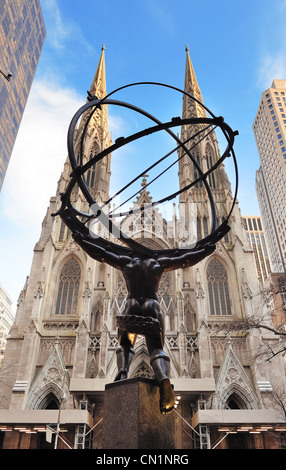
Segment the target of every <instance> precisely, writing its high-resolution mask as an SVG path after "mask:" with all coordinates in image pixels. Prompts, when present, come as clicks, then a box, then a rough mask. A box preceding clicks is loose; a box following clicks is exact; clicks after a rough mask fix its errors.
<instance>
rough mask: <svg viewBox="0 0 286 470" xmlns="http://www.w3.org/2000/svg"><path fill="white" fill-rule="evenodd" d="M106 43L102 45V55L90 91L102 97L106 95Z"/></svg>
mask: <svg viewBox="0 0 286 470" xmlns="http://www.w3.org/2000/svg"><path fill="white" fill-rule="evenodd" d="M104 52H105V45H104V44H103V45H102V48H101V56H100V59H99V63H98V66H97V69H96V72H95V75H94V79H93V82H92V85H91V87H90V90H89V91H90V93H91V94H92V95H95V96H97V98H99V99H101V98H104V97H105V96H106V94H107V93H106V77H105V53H104Z"/></svg>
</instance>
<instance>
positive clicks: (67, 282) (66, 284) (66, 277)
mask: <svg viewBox="0 0 286 470" xmlns="http://www.w3.org/2000/svg"><path fill="white" fill-rule="evenodd" d="M80 273H81V270H80V266H79V263H78V262H77V261H76V260H75V259H74V258H70V259H69V260H68V261H67V262H66V263H65V265H64V267H63V269H62V271H61V274H60V279H59V289H58V297H57V304H56V314H61V315H76V313H77V302H78V291H79V283H80Z"/></svg>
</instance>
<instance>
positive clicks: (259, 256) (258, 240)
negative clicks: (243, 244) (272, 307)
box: [242, 216, 271, 283]
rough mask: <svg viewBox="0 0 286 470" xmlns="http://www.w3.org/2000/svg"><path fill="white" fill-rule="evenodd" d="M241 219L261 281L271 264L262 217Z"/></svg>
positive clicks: (267, 273) (269, 271) (269, 269)
mask: <svg viewBox="0 0 286 470" xmlns="http://www.w3.org/2000/svg"><path fill="white" fill-rule="evenodd" d="M242 220H243V223H244V228H245V230H246V234H247V237H248V241H249V243H251V245H252V247H253V250H254V258H255V265H256V270H257V277H258V278H259V279H260V280H261V282H262V283H263V282H264V281H266V279H267V277H268V276H269V274H270V273H271V265H270V258H269V253H268V248H267V242H266V239H265V233H264V229H263V225H262V218H261V217H259V216H255V217H254V216H244V217H242Z"/></svg>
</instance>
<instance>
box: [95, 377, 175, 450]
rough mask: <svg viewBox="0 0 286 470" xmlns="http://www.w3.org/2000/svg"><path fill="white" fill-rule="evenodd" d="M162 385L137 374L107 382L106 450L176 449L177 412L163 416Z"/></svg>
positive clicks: (104, 438)
mask: <svg viewBox="0 0 286 470" xmlns="http://www.w3.org/2000/svg"><path fill="white" fill-rule="evenodd" d="M159 399H160V398H159V387H158V385H157V384H156V382H154V380H151V379H145V378H142V377H136V378H133V379H127V380H121V381H119V382H113V383H111V384H108V385H106V387H105V393H104V412H103V430H102V447H103V449H175V426H174V413H170V414H168V415H162V414H161V413H160V408H159Z"/></svg>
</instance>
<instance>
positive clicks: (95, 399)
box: [0, 50, 285, 449]
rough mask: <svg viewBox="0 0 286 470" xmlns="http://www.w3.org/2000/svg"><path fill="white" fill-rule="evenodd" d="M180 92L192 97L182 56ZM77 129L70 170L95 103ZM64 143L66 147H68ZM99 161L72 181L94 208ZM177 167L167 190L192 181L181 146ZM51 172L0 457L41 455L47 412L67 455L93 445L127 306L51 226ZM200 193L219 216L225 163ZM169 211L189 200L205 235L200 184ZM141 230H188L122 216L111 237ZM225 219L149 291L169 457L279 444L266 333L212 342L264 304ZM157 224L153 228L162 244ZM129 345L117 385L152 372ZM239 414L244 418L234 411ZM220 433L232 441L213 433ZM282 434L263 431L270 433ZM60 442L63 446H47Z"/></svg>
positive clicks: (91, 128)
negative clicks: (59, 425) (160, 325)
mask: <svg viewBox="0 0 286 470" xmlns="http://www.w3.org/2000/svg"><path fill="white" fill-rule="evenodd" d="M104 54H105V53H104V50H103V51H102V54H101V57H100V60H99V64H98V68H97V71H96V74H95V77H94V81H93V83H92V86H91V92H92V93H93V94H95V95H96V96H97V97H98V98H103V97H104V96H105V95H106V84H105V56H104ZM185 91H186V92H187V93H189V94H191V95H193V96H194V97H195V98H197V99H199V100H200V101H202V94H201V92H200V89H199V86H198V82H197V79H196V76H195V73H194V69H193V65H192V62H191V59H190V55H189V51H188V50H187V56H186V70H185ZM204 113H205V111H204V108H202V107H201V106H200V105H199V104H198V102H196V101H194V100H192V99H188V98H187V97H186V96H185V97H184V100H183V113H182V114H183V117H184V118H190V117H192V118H196V117H198V116H203V115H204ZM85 125H87V132H86V136H87V137H86V140H85V152H84V155H83V163H85V162H86V161H87V160H88V159H89V158H90V156H94V155H96V154H97V153H98V150H102V149H104V148H106V147H107V146H109V145H110V137H109V128H108V113H107V109H106V107H105V106H104V105H102V106H101V109H98V110H97V111H96V113H95V114H94V115H93V116H92V118H91V119H90V120H89V121H88V120H87V119H83V120H82V121H81V123H80V124H79V129H78V132H77V136H78V135H80V131H81V129H82V126H85ZM190 132H191V131H190V129H188V128H187V127H184V128H183V130H182V134H183V135H182V140H183V141H187V140H188V138H189V137H191V134H190ZM193 132H194V133H196V136H198V132H200V133H202V134H204V133H205V132H206V130H205V128H203V127H200V126H199V125H198V127H197V128H196V129H195V130H194V129H193ZM77 136H76V137H75V139H76V140H75V149H80V145H79V144H80V141H79V140H78V137H77ZM205 137H206V138H205V139H204V140H201V139H197V140H196V141H195V142H196V144H197V145H196V147H195V156H196V160H197V162H199V163H200V165H201V166H202V168H203V170H204V171H205V170H206V169H207V168H210V167H211V166H212V165H213V164H214V163H215V162H216V161H217V160H218V159H219V157H220V153H219V149H218V144H217V139H216V136H215V134H214V129H212V132H211V133H209V135H207V136H205ZM195 138H196V137H195ZM188 145H190V147H191V145H192V144H191V143H189V144H188ZM111 158H113V157H111V155H106V156H105V157H104V159H102V160H101V161H100V162H98V163H97V164H95V165H94V166H93V167H91V168H90V169H89V172H88V173H87V174H86V175H85V177H86V184H87V185H88V186H89V188H90V190H91V191H92V192H93V193H94V194H95V195H96V198H97V200H99V199H100V200H103V201H106V199H108V194H109V181H110V176H111V174H110V161H111ZM178 158H179V164H178V167H179V168H178V169H179V184H180V187H183V186H185V185H186V184H187V183H188V182H190V181H193V180H194V178H195V177H196V171H197V168H196V167H195V166H194V164H193V163H192V162H191V161H190V159H189V158H187V157H186V156H185V155H184V154H183V153H182V152H181V151H180V152H179V155H178ZM63 164H64V169H63V172H62V174H61V176H60V179H59V182H58V188H57V192H56V195H55V196H54V197H52V198H51V200H50V206H49V208H48V211H47V214H46V216H45V218H44V220H43V225H42V232H41V235H40V239H39V241H38V242H37V243H36V245H35V248H34V257H33V261H32V266H31V270H30V276H29V282H26V283H25V285H24V288H23V290H22V292H21V294H20V297H19V300H18V309H17V313H16V319H15V323H14V325H13V327H12V329H11V331H10V336H9V339H8V342H7V348H6V354H5V357H4V365H5V370H7V371H9V375H8V376H7V377H6V378H5V382H4V383H3V385H2V389H1V393H0V400H1V397H3V396H5V397H6V401H5V403H1V408H2V409H0V429H2V435H4V438H3V447H4V448H43V447H45V446H47V445H48V444H47V443H46V442H45V441H44V439H43V437H42V436H43V433H41V432H40V431H41V430H43V425H45V424H48V423H56V422H57V419H58V415H59V412H58V409H59V408H60V407H61V420H62V422H64V423H65V425H64V428H65V431H66V433H65V434H64V435H63V437H64V439H66V442H68V443H69V444H70V445H72V446H75V447H76V448H83V447H92V448H101V445H102V442H101V433H100V430H101V429H102V426H104V422H102V417H103V399H104V393H105V392H104V391H105V385H106V384H108V383H109V382H112V381H113V380H114V379H115V376H116V375H117V372H118V370H117V363H116V362H117V361H116V348H117V345H118V339H117V329H116V315H117V314H118V313H119V312H120V310H121V308H122V305H123V303H124V302H125V299H126V294H127V292H126V285H125V281H124V279H123V276H122V274H121V272H120V271H119V270H116V269H114V268H112V267H111V266H109V265H107V264H105V263H100V262H98V261H95V260H93V259H91V258H90V257H89V256H88V255H87V254H86V253H85V252H84V251H83V250H82V249H81V248H80V247H79V246H78V245H77V244H76V243H75V241H74V240H73V239H72V237H71V234H70V233H69V230H68V229H67V227H66V226H65V224H64V223H63V222H62V220H61V219H60V218H59V217H56V218H53V217H52V214H54V213H55V212H56V211H57V210H58V209H59V208H60V207H61V199H60V195H61V193H63V192H64V190H65V188H66V186H67V184H68V181H69V177H70V173H71V167H70V163H69V160H68V159H66V161H65V163H64V158H63ZM146 178H147V176H144V179H143V182H142V184H143V186H142V191H141V193H140V195H139V196H138V198H137V201H136V207H138V206H141V205H142V204H145V203H150V202H151V201H152V198H151V194H150V193H149V191H147V190H146V187H145V186H146ZM209 184H210V186H211V188H212V191H213V195H214V201H215V204H216V207H217V216H218V218H219V220H220V221H221V220H223V219H224V218H225V217H226V215H227V214H228V211H229V208H230V207H231V206H232V202H233V198H232V194H231V187H230V183H229V180H228V177H227V174H226V172H225V169H224V167H219V169H218V171H216V173H215V174H214V175H213V178H211V179H210V182H209ZM181 202H182V203H184V202H185V203H186V202H191V203H192V204H195V205H196V207H197V227H198V233H199V235H200V234H201V235H202V236H203V234H204V233H205V231H208V230H209V227H210V207H209V204H208V198H207V194H206V190H205V188H204V187H203V186H202V185H201V184H197V186H195V187H192V188H190V189H189V190H188V191H186V192H185V193H183V195H182V198H181ZM72 203H73V205H74V206H75V207H76V208H78V209H79V210H82V211H85V212H87V209H88V207H87V203H86V201H85V200H84V198H83V195H82V193H81V192H80V191H79V189H78V188H77V187H75V188H74V189H73V191H72ZM145 215H146V216H148V214H145ZM142 219H144V220H142ZM145 223H146V227H145V225H144V227H143V228H146V232H148V238H147V237H146V238H144V237H143V236H141V238H140V236H139V238H138V241H140V242H142V244H144V243H145V244H146V245H147V246H149V247H151V248H152V249H154V250H158V249H166V248H171V247H174V246H178V243H180V242H181V238H183V237H185V235H186V234H188V227H189V225H188V224H187V225H186V226H184V224H185V223H186V220H185V219H183V220H181V219H180V214H179V215H177V216H174V218H173V221H172V227H173V230H168V224H169V222H167V221H166V220H164V219H163V217H162V214H160V212H159V211H157V210H155V212H153V214H151V216H150V217H149V216H148V217H143V218H141V217H140V216H138V214H128V215H127V216H126V217H125V218H123V221H122V225H121V228H122V231H123V232H124V233H127V234H129V233H130V232H131V231H132V233H133V234H135V233H137V234H138V235H139V234H141V233H142V224H145ZM230 224H231V229H232V230H231V232H229V233H228V234H227V236H226V237H225V238H224V239H223V240H221V241H220V242H219V243H218V245H217V249H216V251H215V252H214V253H213V254H212V255H211V256H210V257H208V258H207V259H204V260H203V261H202V262H201V263H199V264H198V265H196V266H194V267H190V268H186V269H179V270H177V271H171V272H166V273H164V275H163V278H162V280H161V283H160V286H159V290H158V294H159V302H160V306H161V310H162V313H163V314H164V317H165V346H164V348H165V351H166V353H167V354H168V356H169V357H170V367H171V382H172V384H173V386H174V392H175V395H176V396H180V397H181V399H180V401H179V403H178V407H177V409H176V411H177V413H176V414H175V416H174V418H175V442H176V447H177V448H180V449H193V448H201V449H202V448H210V447H214V446H215V447H220V448H234V447H244V448H245V447H247V448H256V447H259V448H263V447H266V448H267V447H275V446H276V447H280V444H279V442H278V441H274V438H273V436H272V434H271V433H270V429H272V430H274V429H277V431H279V429H280V431H281V429H282V428H281V427H280V428H278V427H277V426H278V424H279V419H280V418H278V417H277V416H278V415H279V413H278V414H277V410H274V409H273V406H272V402H271V391H272V387H274V386H275V385H280V384H281V383H282V384H284V383H285V370H284V363H283V361H282V357H281V356H280V355H277V356H275V357H274V358H273V360H272V362H271V367H267V366H266V365H264V364H263V365H261V364H260V363H259V360H258V359H257V358H256V355H255V354H256V352H257V351H259V348H260V347H263V345H264V344H267V345H268V344H269V341H271V345H272V347H273V348H274V347H275V345H276V344H278V343H279V339H278V338H276V337H275V336H274V335H272V336H271V338H270V336H269V335H270V333H269V332H268V331H267V335H265V334H264V332H263V330H261V331H259V330H255V331H254V332H252V331H250V332H248V333H246V332H245V331H242V332H237V331H235V330H230V331H229V332H228V334H227V335H225V334H224V329H225V328H228V327H229V325H235V326H238V325H240V324H244V320H245V318H246V317H250V316H251V315H252V314H253V312H261V314H263V313H265V311H264V310H265V308H268V307H267V305H266V304H265V303H264V302H263V299H262V296H261V293H260V286H259V283H258V280H257V273H256V268H255V262H254V256H253V249H252V247H251V246H250V245H249V243H248V241H247V239H246V233H245V230H244V228H243V223H242V219H241V216H240V211H239V207H238V204H235V207H234V212H233V213H232V217H231V220H230ZM158 226H162V227H163V230H162V233H161V236H158V230H157V228H158ZM136 231H137V232H136ZM134 232H135V233H134ZM134 349H135V355H134V358H133V360H132V362H131V364H130V368H129V378H134V377H138V376H140V377H151V376H152V375H153V370H152V367H151V365H150V358H149V354H148V349H147V346H146V342H145V338H144V337H143V336H139V337H138V338H137V341H136V343H135V346H134ZM0 386H1V384H0ZM63 398H64V399H63ZM7 401H8V402H9V404H7ZM118 406H120V403H118ZM130 406H132V403H130ZM158 407H159V404H158ZM238 409H240V410H243V412H241V413H239V414H238V413H237V410H238ZM15 410H17V413H15ZM215 410H216V411H215ZM114 413H116V409H114ZM19 419H21V423H20V424H21V429H19V422H18V421H19ZM189 424H191V427H190V426H189ZM263 425H264V428H263ZM266 426H268V427H266ZM92 429H93V430H92ZM5 430H9V432H6V431H5ZM32 430H33V431H34V432H33V433H32V432H31V431H32ZM194 430H195V431H194ZM228 430H232V433H234V432H235V433H236V434H226V433H227V432H228ZM265 430H267V431H265ZM89 431H90V432H89ZM124 431H125V430H124V429H122V433H123V435H124ZM254 432H255V434H252V433H254ZM281 432H282V431H281ZM281 432H276V433H274V434H275V436H276V437H279V436H280V434H281ZM23 433H25V439H24V438H23V437H22V436H23ZM254 436H255V437H254ZM126 439H128V436H126ZM59 446H61V447H65V446H66V444H65V443H64V442H62V441H60V442H59Z"/></svg>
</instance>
